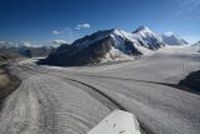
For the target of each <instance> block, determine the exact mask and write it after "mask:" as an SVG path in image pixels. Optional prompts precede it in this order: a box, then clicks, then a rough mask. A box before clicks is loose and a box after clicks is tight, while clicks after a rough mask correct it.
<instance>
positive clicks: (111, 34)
mask: <svg viewBox="0 0 200 134" xmlns="http://www.w3.org/2000/svg"><path fill="white" fill-rule="evenodd" d="M162 46H164V43H163V42H162V40H161V39H160V38H159V36H158V35H156V34H155V33H153V32H152V31H151V30H150V29H148V28H147V27H139V28H138V29H137V30H136V31H135V32H134V33H128V32H125V31H123V30H119V29H111V30H104V31H98V32H96V33H94V34H92V35H89V36H85V37H83V38H81V39H78V40H76V41H75V42H74V43H73V44H72V45H70V46H68V47H67V48H63V49H61V48H60V47H59V48H58V49H57V50H56V51H55V52H54V53H52V54H51V55H49V56H48V58H47V59H45V60H43V61H41V62H42V63H45V64H50V65H59V66H80V65H87V64H96V63H102V62H115V61H124V60H132V59H134V58H135V57H136V56H140V55H142V54H145V53H146V52H147V51H153V50H157V49H159V48H161V47H162Z"/></svg>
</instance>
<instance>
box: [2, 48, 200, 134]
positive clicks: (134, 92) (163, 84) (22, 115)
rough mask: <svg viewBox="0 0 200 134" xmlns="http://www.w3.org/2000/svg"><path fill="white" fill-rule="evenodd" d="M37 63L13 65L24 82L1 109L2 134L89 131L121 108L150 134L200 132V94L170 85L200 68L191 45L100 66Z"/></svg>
mask: <svg viewBox="0 0 200 134" xmlns="http://www.w3.org/2000/svg"><path fill="white" fill-rule="evenodd" d="M34 61H35V60H32V59H31V60H26V61H22V62H19V63H15V64H13V65H12V66H11V67H10V70H11V72H12V73H13V74H15V75H17V76H18V77H20V78H21V79H22V84H21V85H20V87H19V88H18V89H17V90H16V91H14V92H13V93H12V94H10V95H9V97H8V98H7V99H6V100H5V101H4V104H3V105H2V107H1V113H0V133H1V134H19V133H20V134H21V133H22V134H36V133H37V134H64V133H66V134H86V133H88V132H89V131H90V130H91V129H92V128H94V127H95V126H96V125H97V124H98V123H100V122H101V121H102V120H103V119H104V118H105V117H106V116H108V115H109V114H110V113H111V112H112V111H113V110H116V109H119V110H125V111H128V112H130V113H132V114H134V115H135V116H136V117H137V119H138V121H139V124H140V126H141V128H142V129H144V130H145V131H146V132H148V133H153V134H199V133H200V109H199V107H200V103H199V102H200V96H199V95H197V94H193V93H190V92H186V91H183V90H180V89H177V88H175V87H172V86H170V85H169V84H177V83H178V82H179V81H180V80H181V79H184V77H185V76H187V75H188V74H189V73H190V72H193V71H196V70H199V69H200V54H199V53H198V52H197V51H194V49H192V48H189V47H166V48H163V49H160V50H159V51H157V52H156V53H154V54H152V55H148V56H144V57H142V58H141V59H139V60H135V61H129V62H123V63H116V64H110V65H99V66H97V65H96V66H84V67H66V68H62V67H50V66H38V65H36V64H35V63H34ZM119 119H120V118H119ZM100 124H101V123H100ZM132 127H133V126H132ZM105 131H106V130H105ZM90 133H91V132H90ZM90 133H89V134H90ZM91 134H93V133H91ZM116 134H117V133H116ZM124 134H125V132H124Z"/></svg>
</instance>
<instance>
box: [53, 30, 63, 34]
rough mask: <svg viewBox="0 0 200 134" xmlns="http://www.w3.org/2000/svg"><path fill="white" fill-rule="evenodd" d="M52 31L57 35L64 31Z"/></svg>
mask: <svg viewBox="0 0 200 134" xmlns="http://www.w3.org/2000/svg"><path fill="white" fill-rule="evenodd" d="M52 33H53V34H55V35H61V34H62V31H58V30H53V31H52Z"/></svg>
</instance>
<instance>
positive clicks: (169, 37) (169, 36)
mask: <svg viewBox="0 0 200 134" xmlns="http://www.w3.org/2000/svg"><path fill="white" fill-rule="evenodd" d="M161 37H162V40H163V41H164V43H165V44H167V45H171V46H182V45H188V42H187V41H185V40H184V39H182V38H181V37H179V36H177V35H176V34H174V33H172V32H168V33H165V34H163V35H161Z"/></svg>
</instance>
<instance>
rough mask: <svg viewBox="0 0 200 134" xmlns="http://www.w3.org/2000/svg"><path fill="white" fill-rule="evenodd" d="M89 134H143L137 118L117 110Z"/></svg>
mask: <svg viewBox="0 0 200 134" xmlns="http://www.w3.org/2000/svg"><path fill="white" fill-rule="evenodd" d="M88 134H141V132H140V126H139V123H138V121H137V119H136V117H135V116H134V115H133V114H131V113H128V112H124V111H121V110H115V111H114V112H112V113H111V114H110V115H108V116H107V117H106V118H105V119H103V120H102V121H101V122H100V123H99V124H98V125H97V126H96V127H94V128H93V129H92V130H91V131H89V132H88Z"/></svg>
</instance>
